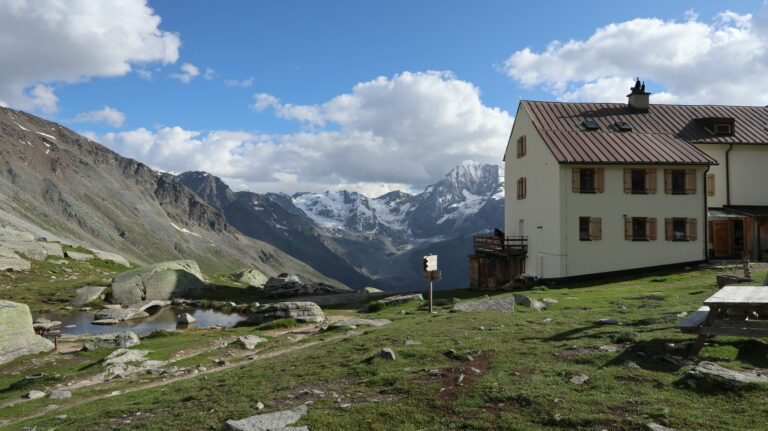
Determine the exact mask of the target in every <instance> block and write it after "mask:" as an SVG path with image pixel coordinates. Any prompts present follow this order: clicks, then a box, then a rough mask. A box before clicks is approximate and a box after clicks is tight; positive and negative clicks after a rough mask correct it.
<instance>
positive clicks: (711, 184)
mask: <svg viewBox="0 0 768 431" xmlns="http://www.w3.org/2000/svg"><path fill="white" fill-rule="evenodd" d="M714 195H715V174H707V196H714Z"/></svg>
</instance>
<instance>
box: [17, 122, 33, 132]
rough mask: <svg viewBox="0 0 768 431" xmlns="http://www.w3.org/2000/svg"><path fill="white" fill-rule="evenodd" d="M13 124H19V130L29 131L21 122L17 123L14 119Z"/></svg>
mask: <svg viewBox="0 0 768 431" xmlns="http://www.w3.org/2000/svg"><path fill="white" fill-rule="evenodd" d="M13 124H15V125H17V126H19V129H21V130H24V131H26V132H29V131H30V130H29V129H27V128H26V127H24V126H22V125H21V124H19V123H17V122H15V121H14V122H13Z"/></svg>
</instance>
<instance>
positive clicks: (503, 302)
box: [453, 296, 515, 313]
mask: <svg viewBox="0 0 768 431" xmlns="http://www.w3.org/2000/svg"><path fill="white" fill-rule="evenodd" d="M453 309H454V310H461V311H499V312H503V313H514V312H515V298H514V297H513V296H505V297H503V298H498V299H491V298H484V299H478V300H477V301H467V302H460V303H458V304H456V305H454V306H453Z"/></svg>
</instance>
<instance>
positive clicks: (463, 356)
mask: <svg viewBox="0 0 768 431" xmlns="http://www.w3.org/2000/svg"><path fill="white" fill-rule="evenodd" d="M444 355H445V356H447V357H448V358H450V359H454V360H457V361H464V362H469V361H471V360H472V359H474V358H472V356H470V355H469V354H467V353H459V352H457V351H455V350H453V349H451V350H449V351H447V352H445V353H444Z"/></svg>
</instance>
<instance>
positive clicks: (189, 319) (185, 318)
mask: <svg viewBox="0 0 768 431" xmlns="http://www.w3.org/2000/svg"><path fill="white" fill-rule="evenodd" d="M195 322H197V319H195V316H193V315H191V314H189V313H181V314H179V315H178V316H176V323H180V324H182V325H189V324H190V323H195Z"/></svg>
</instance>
